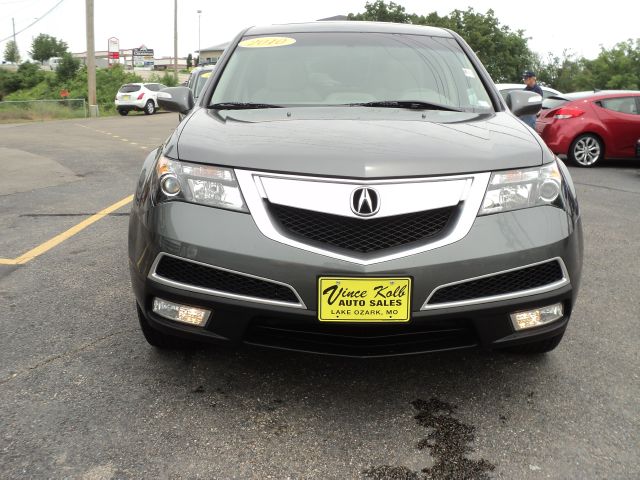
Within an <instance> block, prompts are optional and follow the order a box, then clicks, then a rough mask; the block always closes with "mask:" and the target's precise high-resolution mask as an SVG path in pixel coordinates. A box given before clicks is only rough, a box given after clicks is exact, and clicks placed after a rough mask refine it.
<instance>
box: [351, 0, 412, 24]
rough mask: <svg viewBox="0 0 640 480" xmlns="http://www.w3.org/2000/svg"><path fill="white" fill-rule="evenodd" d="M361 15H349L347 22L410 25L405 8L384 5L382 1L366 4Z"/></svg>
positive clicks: (393, 4)
mask: <svg viewBox="0 0 640 480" xmlns="http://www.w3.org/2000/svg"><path fill="white" fill-rule="evenodd" d="M364 10H365V11H364V12H363V13H350V14H349V15H348V18H349V20H358V21H367V22H394V23H410V21H411V20H410V15H408V14H407V13H406V12H405V8H404V7H403V6H402V5H399V4H397V3H394V2H389V4H387V3H385V2H384V1H383V0H376V1H375V2H371V3H370V2H367V3H366V4H365V6H364Z"/></svg>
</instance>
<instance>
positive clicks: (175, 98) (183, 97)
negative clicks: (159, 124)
mask: <svg viewBox="0 0 640 480" xmlns="http://www.w3.org/2000/svg"><path fill="white" fill-rule="evenodd" d="M157 98H158V105H160V108H163V109H165V110H168V111H170V112H178V113H185V114H186V113H189V111H191V109H193V105H194V101H193V94H192V93H191V90H190V89H188V88H187V87H169V88H164V89H162V90H160V91H159V92H158V97H157Z"/></svg>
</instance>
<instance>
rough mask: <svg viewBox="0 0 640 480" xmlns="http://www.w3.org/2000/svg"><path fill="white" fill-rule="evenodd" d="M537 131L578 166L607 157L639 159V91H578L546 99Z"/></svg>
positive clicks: (550, 144)
mask: <svg viewBox="0 0 640 480" xmlns="http://www.w3.org/2000/svg"><path fill="white" fill-rule="evenodd" d="M536 131H537V132H538V133H539V134H540V136H541V137H542V138H543V139H544V141H545V142H546V143H547V145H548V146H549V148H551V150H552V151H553V152H554V153H555V154H557V155H560V156H561V157H564V158H568V159H569V160H571V162H572V163H574V164H575V165H577V166H579V167H593V166H594V165H596V164H598V163H600V162H601V161H602V160H604V159H605V158H609V159H614V158H634V157H636V158H639V157H640V152H639V151H638V144H639V142H640V92H636V91H626V90H620V91H600V92H593V91H591V92H576V93H567V94H561V95H556V96H552V97H550V98H548V99H546V100H545V101H544V102H543V109H542V111H541V112H540V115H538V119H537V121H536Z"/></svg>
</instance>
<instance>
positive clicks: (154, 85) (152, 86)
mask: <svg viewBox="0 0 640 480" xmlns="http://www.w3.org/2000/svg"><path fill="white" fill-rule="evenodd" d="M145 87H147V88H148V89H149V90H151V91H152V92H157V91H158V90H159V88H158V84H157V83H147V84H146V85H145Z"/></svg>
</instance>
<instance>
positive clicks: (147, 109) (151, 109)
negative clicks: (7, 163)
mask: <svg viewBox="0 0 640 480" xmlns="http://www.w3.org/2000/svg"><path fill="white" fill-rule="evenodd" d="M154 113H156V104H155V103H153V100H149V101H148V102H147V103H146V104H145V106H144V114H145V115H153V114H154Z"/></svg>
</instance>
